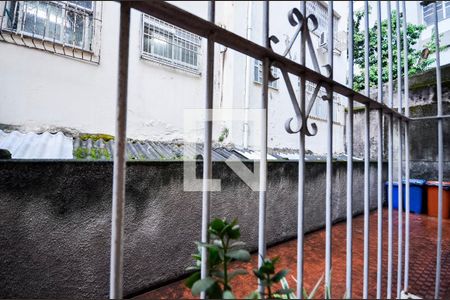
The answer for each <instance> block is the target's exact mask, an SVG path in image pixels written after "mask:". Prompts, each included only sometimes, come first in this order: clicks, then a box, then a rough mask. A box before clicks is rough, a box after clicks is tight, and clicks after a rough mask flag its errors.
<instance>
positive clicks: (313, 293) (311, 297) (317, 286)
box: [308, 274, 325, 299]
mask: <svg viewBox="0 0 450 300" xmlns="http://www.w3.org/2000/svg"><path fill="white" fill-rule="evenodd" d="M323 276H325V274H322V277H320V279H319V280H318V281H317V283H316V285H315V286H314V288H313V290H312V291H311V293H310V294H309V297H308V299H313V298H314V295H315V294H316V292H317V290H318V289H319V286H320V284H321V283H322V281H323Z"/></svg>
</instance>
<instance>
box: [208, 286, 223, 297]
mask: <svg viewBox="0 0 450 300" xmlns="http://www.w3.org/2000/svg"><path fill="white" fill-rule="evenodd" d="M206 294H207V296H208V298H209V299H220V298H221V297H223V294H222V288H221V287H220V285H219V284H218V283H217V282H215V283H214V284H213V285H212V286H211V287H210V288H209V289H208V290H207V291H206Z"/></svg>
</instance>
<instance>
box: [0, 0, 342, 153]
mask: <svg viewBox="0 0 450 300" xmlns="http://www.w3.org/2000/svg"><path fill="white" fill-rule="evenodd" d="M2 3H3V4H4V3H5V2H2ZM172 3H174V4H175V5H177V6H180V7H181V8H183V9H185V10H188V11H190V12H192V13H194V14H196V15H198V16H200V17H202V18H206V15H207V6H208V5H207V2H206V1H201V2H195V1H183V2H181V1H180V2H176V1H174V2H172ZM320 5H322V4H320ZM334 5H335V12H336V18H337V21H336V22H337V23H336V24H337V26H338V29H337V32H341V31H346V29H347V5H346V3H342V2H335V4H334ZM293 7H298V1H279V2H278V1H272V2H271V4H270V9H271V13H270V34H271V35H276V36H277V37H278V38H279V39H280V43H279V44H277V45H275V46H274V50H275V51H277V52H283V51H284V48H285V47H286V43H285V42H286V39H287V38H290V37H291V36H292V35H293V33H294V31H295V28H294V27H292V26H290V24H289V22H288V20H287V13H288V11H289V10H290V9H291V8H293ZM0 8H2V7H0ZM95 9H97V10H98V9H100V10H101V32H98V33H97V35H96V36H95V39H96V42H97V43H99V46H100V61H99V63H98V64H96V63H86V62H83V61H80V60H76V59H73V58H69V57H66V56H64V55H56V54H52V53H49V52H46V51H40V50H37V49H32V48H28V47H23V46H18V45H15V44H12V43H5V42H1V43H0V57H1V59H0V86H1V87H2V88H1V93H0V123H1V124H7V125H17V126H21V127H22V128H23V129H24V130H28V131H42V130H46V129H52V128H69V129H73V130H75V131H78V132H83V133H105V134H111V135H113V134H114V120H115V104H116V95H117V58H118V43H119V22H118V20H119V5H118V4H117V3H114V2H103V3H100V2H97V3H96V8H95ZM248 9H250V10H251V14H250V15H251V22H247V20H248V18H247V16H248ZM2 11H3V9H2ZM216 11H217V13H216V23H217V24H219V25H220V26H223V27H225V28H226V29H227V30H230V31H233V32H235V33H236V34H239V35H242V36H244V37H246V35H247V31H248V32H249V33H250V37H249V38H250V39H251V40H253V41H255V42H257V43H259V44H261V43H262V38H261V31H262V2H258V1H255V2H250V5H249V2H247V1H224V2H221V1H219V2H217V5H216ZM142 18H143V16H142V14H141V13H139V12H138V11H134V10H133V11H132V14H131V36H130V53H129V59H130V61H129V88H128V91H129V96H128V117H127V126H128V127H127V135H128V137H129V138H133V139H147V140H160V141H161V140H162V141H171V140H174V139H182V138H183V112H184V109H189V108H203V106H204V98H205V71H204V70H205V64H206V63H205V58H206V40H205V39H201V44H202V46H201V55H200V58H199V60H200V62H201V63H200V74H195V73H192V72H187V71H185V70H181V69H178V68H176V67H173V66H166V65H162V64H160V63H156V62H154V61H150V60H148V59H144V58H142V47H143V45H142V34H143V26H142ZM248 25H250V30H247V29H248V28H247V27H248ZM312 36H313V39H314V41H313V42H314V44H315V48H316V49H318V50H317V56H318V60H319V64H320V65H324V64H326V53H324V52H323V50H321V49H319V48H320V47H319V39H320V38H319V37H318V36H316V35H314V34H313V35H312ZM342 36H345V34H342ZM343 42H345V40H344V41H343ZM344 46H345V45H344ZM298 50H299V43H298V42H297V43H296V44H295V45H294V47H293V49H292V51H291V53H290V55H291V59H293V60H295V61H298V59H299V55H298ZM215 54H216V55H215V74H214V75H215V79H214V82H215V85H214V86H215V90H214V107H215V108H246V107H248V108H259V103H260V100H261V85H260V84H259V83H256V82H254V80H253V79H254V69H255V68H254V60H253V58H251V59H249V60H247V59H246V57H245V56H244V55H242V54H240V53H237V52H235V51H233V50H232V49H226V48H224V47H223V46H221V45H217V46H216V52H215ZM346 56H347V53H346V47H344V51H342V53H340V54H335V57H334V74H335V79H336V80H337V81H340V82H342V83H344V84H345V82H346V78H347V73H346V70H347V58H346ZM307 66H308V67H311V68H312V64H311V60H310V58H309V55H308V54H307ZM246 68H248V69H249V71H248V72H247V74H248V79H247V82H246V75H245V74H246ZM279 77H281V74H279ZM292 82H293V86H294V87H296V88H297V89H298V85H297V81H296V79H295V78H294V77H293V78H292ZM246 85H247V88H246ZM277 85H278V87H277V88H276V89H272V88H270V89H269V90H270V91H269V147H272V148H290V149H296V148H298V134H288V133H287V132H286V131H285V129H284V123H285V121H286V119H288V118H290V117H293V116H294V111H293V108H292V105H291V100H290V99H289V96H288V92H287V89H286V86H285V83H284V81H283V79H282V78H280V79H279V80H278V82H277ZM246 93H248V97H247V99H248V105H246ZM316 101H317V102H318V101H322V100H321V99H317V100H316ZM345 103H346V99H341V98H340V97H337V98H336V104H335V108H336V109H337V113H336V116H335V118H336V119H335V125H334V151H335V152H338V153H339V152H343V151H344V115H345V114H344V106H343V104H345ZM311 119H312V121H314V122H316V123H317V126H318V135H317V136H315V137H312V138H307V146H306V148H307V150H311V151H313V152H315V153H324V152H325V151H326V144H325V143H324V142H323V141H324V140H325V138H324V137H325V132H326V131H325V128H326V120H324V119H321V118H320V116H319V117H311ZM224 128H227V129H228V130H229V136H228V137H227V138H226V139H225V140H224V142H226V143H228V142H229V143H233V144H235V145H236V146H238V147H243V145H244V141H245V140H246V139H245V137H244V135H245V133H244V122H243V121H239V122H231V121H230V122H220V123H215V124H214V132H213V139H214V140H217V139H218V137H219V135H220V134H221V132H222V131H223V129H224ZM258 132H259V131H258V124H252V123H251V124H249V129H248V139H247V140H248V147H249V148H253V149H256V150H258V149H259V139H260V137H259V135H258ZM322 135H323V137H322Z"/></svg>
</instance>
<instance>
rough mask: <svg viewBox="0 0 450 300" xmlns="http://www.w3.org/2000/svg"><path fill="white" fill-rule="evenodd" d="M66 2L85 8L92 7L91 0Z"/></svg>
mask: <svg viewBox="0 0 450 300" xmlns="http://www.w3.org/2000/svg"><path fill="white" fill-rule="evenodd" d="M67 2H69V3H71V4H75V5H78V6H81V7H84V8H87V9H92V1H67Z"/></svg>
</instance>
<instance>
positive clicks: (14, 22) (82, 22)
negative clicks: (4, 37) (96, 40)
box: [1, 1, 95, 51]
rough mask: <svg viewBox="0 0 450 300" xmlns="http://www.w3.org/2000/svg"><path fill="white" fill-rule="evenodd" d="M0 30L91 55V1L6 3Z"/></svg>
mask: <svg viewBox="0 0 450 300" xmlns="http://www.w3.org/2000/svg"><path fill="white" fill-rule="evenodd" d="M3 15H4V17H3V22H2V24H1V25H2V30H6V31H10V32H13V33H14V34H20V35H21V36H25V37H30V38H33V39H35V38H36V39H41V40H42V41H43V42H44V41H46V42H52V43H56V44H61V45H63V46H64V47H73V48H77V49H80V50H84V51H93V47H92V39H93V31H94V19H95V18H94V4H93V1H7V2H6V5H5V10H4V14H3Z"/></svg>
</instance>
